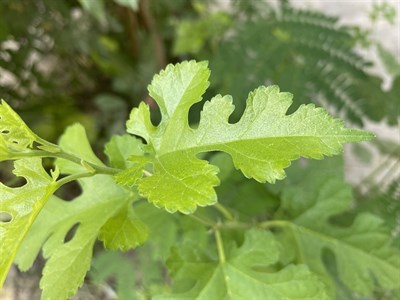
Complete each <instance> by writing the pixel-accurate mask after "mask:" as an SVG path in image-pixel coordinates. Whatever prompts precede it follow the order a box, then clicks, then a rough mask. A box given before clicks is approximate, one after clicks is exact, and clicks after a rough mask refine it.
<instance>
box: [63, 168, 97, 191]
mask: <svg viewBox="0 0 400 300" xmlns="http://www.w3.org/2000/svg"><path fill="white" fill-rule="evenodd" d="M91 176H93V173H91V172H84V173H77V174H72V175H69V176H67V177H64V178H61V179H60V180H58V181H56V188H57V189H59V188H60V187H61V186H62V185H64V184H67V183H69V182H71V181H74V180H77V179H80V178H84V177H91Z"/></svg>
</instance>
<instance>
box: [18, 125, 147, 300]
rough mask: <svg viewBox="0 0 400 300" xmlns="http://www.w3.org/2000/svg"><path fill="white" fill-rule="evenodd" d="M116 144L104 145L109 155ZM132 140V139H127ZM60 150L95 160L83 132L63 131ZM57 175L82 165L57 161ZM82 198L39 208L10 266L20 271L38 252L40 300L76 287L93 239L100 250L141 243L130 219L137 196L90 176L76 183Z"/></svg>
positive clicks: (64, 295) (142, 233) (142, 230)
mask: <svg viewBox="0 0 400 300" xmlns="http://www.w3.org/2000/svg"><path fill="white" fill-rule="evenodd" d="M116 140H118V139H113V140H112V141H111V142H110V144H109V145H108V148H109V149H113V150H110V151H111V153H113V152H114V151H122V150H120V149H119V146H118V143H117V142H116ZM131 140H132V141H134V139H131ZM60 146H61V147H62V148H63V149H66V150H71V149H73V148H74V147H75V148H76V149H77V152H78V154H79V155H81V156H82V157H84V158H85V159H86V160H87V161H92V162H93V161H95V160H96V159H97V158H96V157H95V156H94V154H93V152H92V150H91V148H90V146H89V143H88V142H87V138H86V134H85V131H84V129H83V128H82V127H81V126H80V125H74V126H71V127H69V128H68V129H67V130H66V132H65V134H64V135H63V136H62V138H61V140H60ZM57 163H58V165H59V166H60V169H61V171H63V172H66V173H76V172H81V171H82V166H81V165H79V164H73V163H70V162H67V161H65V160H59V161H58V162H57ZM79 184H80V186H81V188H82V191H83V192H82V194H81V195H80V196H78V197H77V198H75V199H73V200H72V201H63V200H62V199H59V198H57V197H53V198H51V199H50V201H49V202H48V203H47V205H46V206H45V207H44V208H43V209H42V211H41V212H40V215H39V216H38V218H37V220H36V222H35V223H34V224H33V226H32V228H31V230H30V231H29V233H28V235H27V236H26V238H25V240H24V241H23V243H22V245H21V247H20V251H19V252H18V255H17V258H16V263H17V265H18V266H19V268H20V269H21V270H27V269H28V268H30V266H31V265H32V264H33V262H34V260H35V258H36V256H37V255H38V253H39V251H40V249H41V248H42V247H43V256H44V257H45V258H47V259H48V261H47V262H46V265H45V267H44V270H43V277H42V279H41V281H40V286H41V288H42V290H43V292H42V299H49V300H53V299H60V300H61V299H68V297H70V296H72V295H74V294H75V293H76V291H77V289H78V288H79V287H80V286H81V285H82V283H83V280H84V278H85V275H86V272H87V271H88V270H89V268H90V263H91V258H92V252H93V245H94V242H95V241H96V239H100V240H101V241H103V243H104V245H105V247H106V248H109V249H120V250H128V249H131V248H133V247H136V246H137V245H139V244H142V243H143V242H144V241H145V240H146V238H147V227H146V226H145V225H144V224H143V223H142V222H141V221H140V220H139V219H138V218H137V217H136V216H135V214H134V213H133V208H132V205H131V203H132V201H134V200H135V199H137V195H136V194H135V193H134V192H133V191H130V190H127V189H124V188H123V187H121V186H118V185H117V184H116V183H115V181H114V180H113V178H112V177H110V176H107V175H95V176H93V177H89V178H84V179H80V180H79Z"/></svg>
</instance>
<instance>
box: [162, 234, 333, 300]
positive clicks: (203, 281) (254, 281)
mask: <svg viewBox="0 0 400 300" xmlns="http://www.w3.org/2000/svg"><path fill="white" fill-rule="evenodd" d="M225 255H226V261H221V260H220V259H219V258H218V256H217V255H216V253H215V252H212V251H205V250H204V249H202V248H200V249H199V248H198V246H197V245H194V244H192V245H189V244H184V245H183V246H180V247H179V249H178V248H175V249H174V251H173V252H172V254H171V257H170V258H169V259H168V261H167V265H168V268H169V270H170V273H171V275H172V277H173V279H174V284H175V285H174V291H175V292H174V293H173V294H170V295H163V296H158V297H156V298H155V299H227V300H228V299H232V300H233V299H260V300H264V299H269V300H282V299H287V300H291V299H293V300H294V299H309V300H313V299H314V300H323V299H329V298H328V296H327V294H326V293H325V287H324V284H323V283H322V282H321V281H319V279H318V277H317V276H315V275H314V274H312V273H311V272H310V271H309V269H308V268H307V267H306V266H305V265H298V266H296V265H290V266H287V267H285V268H283V269H282V270H280V271H277V272H273V271H272V272H271V270H272V269H273V265H274V264H276V263H278V262H279V244H278V243H277V242H276V241H275V239H274V237H273V235H272V234H271V233H269V232H266V231H262V230H257V229H252V230H249V231H248V232H246V235H245V240H244V243H243V244H242V245H241V246H240V247H239V248H236V247H232V248H229V250H227V251H226V252H225ZM269 268H272V269H271V270H269Z"/></svg>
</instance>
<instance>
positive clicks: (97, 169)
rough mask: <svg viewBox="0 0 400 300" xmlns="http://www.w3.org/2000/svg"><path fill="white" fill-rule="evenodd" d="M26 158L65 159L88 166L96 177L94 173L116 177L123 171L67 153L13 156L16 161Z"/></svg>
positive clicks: (31, 153)
mask: <svg viewBox="0 0 400 300" xmlns="http://www.w3.org/2000/svg"><path fill="white" fill-rule="evenodd" d="M25 157H54V158H63V159H66V160H69V161H71V162H73V163H76V164H78V165H83V164H87V165H89V166H90V167H91V168H92V169H93V170H94V172H92V175H94V173H96V174H108V175H115V174H117V173H118V172H120V171H121V170H119V169H115V168H110V167H106V166H99V165H96V164H94V163H91V162H88V161H85V160H83V159H81V158H79V157H77V156H74V155H72V154H69V153H65V152H57V153H52V152H48V151H44V150H31V151H29V152H18V153H15V155H13V158H14V159H18V158H25Z"/></svg>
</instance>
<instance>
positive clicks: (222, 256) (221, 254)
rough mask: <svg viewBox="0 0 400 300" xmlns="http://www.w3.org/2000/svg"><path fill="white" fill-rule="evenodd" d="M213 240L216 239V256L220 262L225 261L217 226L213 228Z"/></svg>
mask: <svg viewBox="0 0 400 300" xmlns="http://www.w3.org/2000/svg"><path fill="white" fill-rule="evenodd" d="M215 240H216V241H217V250H218V257H219V260H220V262H221V263H225V261H226V258H225V251H224V245H223V242H222V238H221V233H220V231H219V229H218V228H216V229H215Z"/></svg>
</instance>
